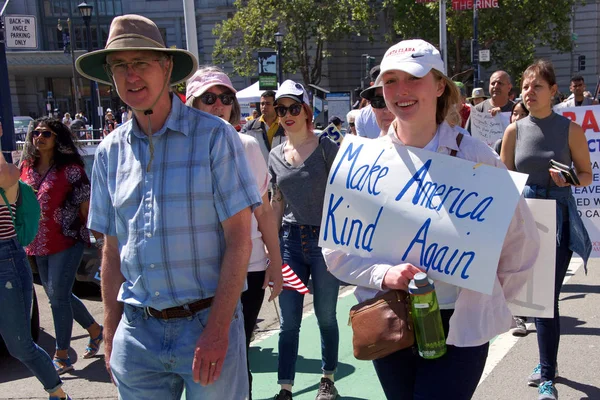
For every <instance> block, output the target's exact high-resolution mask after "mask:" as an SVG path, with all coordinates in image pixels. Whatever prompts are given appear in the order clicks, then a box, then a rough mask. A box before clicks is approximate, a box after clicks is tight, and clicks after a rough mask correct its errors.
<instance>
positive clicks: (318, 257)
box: [277, 225, 340, 385]
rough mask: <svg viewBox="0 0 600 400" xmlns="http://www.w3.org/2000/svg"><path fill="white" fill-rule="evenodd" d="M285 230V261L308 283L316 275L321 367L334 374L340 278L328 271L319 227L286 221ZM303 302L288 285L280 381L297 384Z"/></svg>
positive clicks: (281, 300) (283, 300)
mask: <svg viewBox="0 0 600 400" xmlns="http://www.w3.org/2000/svg"><path fill="white" fill-rule="evenodd" d="M281 230H282V238H281V255H282V257H283V262H284V263H287V264H288V265H289V266H290V268H292V269H293V270H294V272H295V273H296V275H298V278H300V279H301V280H302V282H304V283H305V284H307V283H308V278H309V276H312V282H313V295H314V309H315V315H316V317H317V322H318V324H319V331H320V332H321V368H322V370H323V373H324V374H333V373H334V372H335V370H336V369H337V365H338V347H339V342H340V332H339V329H338V324H337V318H336V306H337V299H338V292H339V288H340V281H339V280H338V279H337V278H336V277H334V276H333V275H332V274H331V273H330V272H329V271H327V265H326V264H325V260H324V259H323V254H322V253H321V248H320V247H319V244H318V242H319V227H314V226H308V225H284V226H283V227H282V229H281ZM303 303H304V295H303V294H300V293H299V292H297V291H295V290H288V289H284V290H283V291H282V292H281V294H280V295H279V306H280V308H281V321H280V323H281V331H280V332H279V367H278V374H277V377H278V381H277V383H278V384H291V385H293V384H294V376H295V373H296V359H297V358H298V341H299V337H300V324H301V323H302V306H303Z"/></svg>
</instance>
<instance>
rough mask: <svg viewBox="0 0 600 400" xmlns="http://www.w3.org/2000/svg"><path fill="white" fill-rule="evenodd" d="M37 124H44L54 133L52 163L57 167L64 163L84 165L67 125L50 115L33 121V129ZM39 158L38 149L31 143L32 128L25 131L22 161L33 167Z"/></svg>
mask: <svg viewBox="0 0 600 400" xmlns="http://www.w3.org/2000/svg"><path fill="white" fill-rule="evenodd" d="M39 125H46V126H47V127H48V128H50V130H52V132H54V133H56V139H55V143H56V144H55V146H54V165H56V168H57V169H59V168H61V167H63V166H66V165H73V164H76V165H79V166H81V167H85V163H84V161H83V158H82V157H81V154H80V153H79V148H78V147H77V145H76V144H75V141H76V140H77V139H76V138H75V137H74V136H73V133H72V132H71V130H70V129H69V127H68V126H66V125H65V124H63V123H62V122H61V121H60V120H58V119H56V118H50V117H41V118H38V119H36V120H35V121H34V122H33V129H35V128H37V127H38V126H39ZM39 158H40V153H39V151H38V150H37V149H36V148H35V146H34V145H33V130H31V131H30V132H28V133H27V137H26V138H25V148H24V149H23V156H22V161H23V162H24V163H26V164H27V165H29V166H31V167H34V166H35V165H36V164H37V162H38V160H39Z"/></svg>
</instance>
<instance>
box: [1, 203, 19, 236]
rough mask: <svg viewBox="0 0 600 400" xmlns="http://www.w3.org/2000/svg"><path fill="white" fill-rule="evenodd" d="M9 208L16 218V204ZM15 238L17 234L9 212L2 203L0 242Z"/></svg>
mask: <svg viewBox="0 0 600 400" xmlns="http://www.w3.org/2000/svg"><path fill="white" fill-rule="evenodd" d="M10 207H11V208H12V212H13V215H15V216H16V213H17V206H16V204H11V205H10ZM15 236H17V232H16V231H15V226H14V224H13V220H12V218H11V216H10V211H8V207H7V206H6V204H4V203H2V204H0V240H4V239H10V238H13V237H15Z"/></svg>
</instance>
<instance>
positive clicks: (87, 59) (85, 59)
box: [75, 14, 198, 85]
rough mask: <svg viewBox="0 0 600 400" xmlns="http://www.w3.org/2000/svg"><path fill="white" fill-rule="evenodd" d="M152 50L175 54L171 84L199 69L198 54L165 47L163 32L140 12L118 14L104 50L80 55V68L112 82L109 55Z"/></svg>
mask: <svg viewBox="0 0 600 400" xmlns="http://www.w3.org/2000/svg"><path fill="white" fill-rule="evenodd" d="M140 50H152V51H158V52H161V53H165V54H167V55H169V56H171V57H173V71H172V72H171V85H176V84H178V83H180V82H183V81H185V80H186V79H187V78H189V77H190V76H191V75H192V74H193V73H194V72H196V70H197V69H198V61H197V60H196V57H195V56H194V55H193V54H192V53H190V52H189V51H187V50H182V49H171V48H167V47H166V46H165V42H164V41H163V38H162V35H161V34H160V31H159V30H158V27H157V26H156V24H155V23H154V22H152V21H151V20H149V19H148V18H146V17H142V16H141V15H135V14H129V15H122V16H119V17H115V18H114V19H113V20H112V23H111V24H110V31H109V33H108V40H107V41H106V46H105V47H104V49H103V50H96V51H92V52H90V53H87V54H84V55H82V56H80V57H79V58H78V59H77V61H76V63H75V64H76V67H77V71H78V72H79V73H80V74H81V75H83V76H84V77H86V78H88V79H91V80H93V81H97V82H101V83H104V84H106V85H112V79H111V78H110V76H109V75H108V73H107V72H106V69H105V65H106V56H107V55H108V54H110V53H114V52H117V51H140Z"/></svg>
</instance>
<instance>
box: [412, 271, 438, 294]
mask: <svg viewBox="0 0 600 400" xmlns="http://www.w3.org/2000/svg"><path fill="white" fill-rule="evenodd" d="M434 289H435V287H434V285H433V281H432V280H431V279H428V278H427V274H426V273H425V272H418V273H416V274H415V276H414V277H413V279H411V281H410V283H409V284H408V292H409V293H410V294H412V295H422V294H427V293H429V292H431V291H432V290H434Z"/></svg>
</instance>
